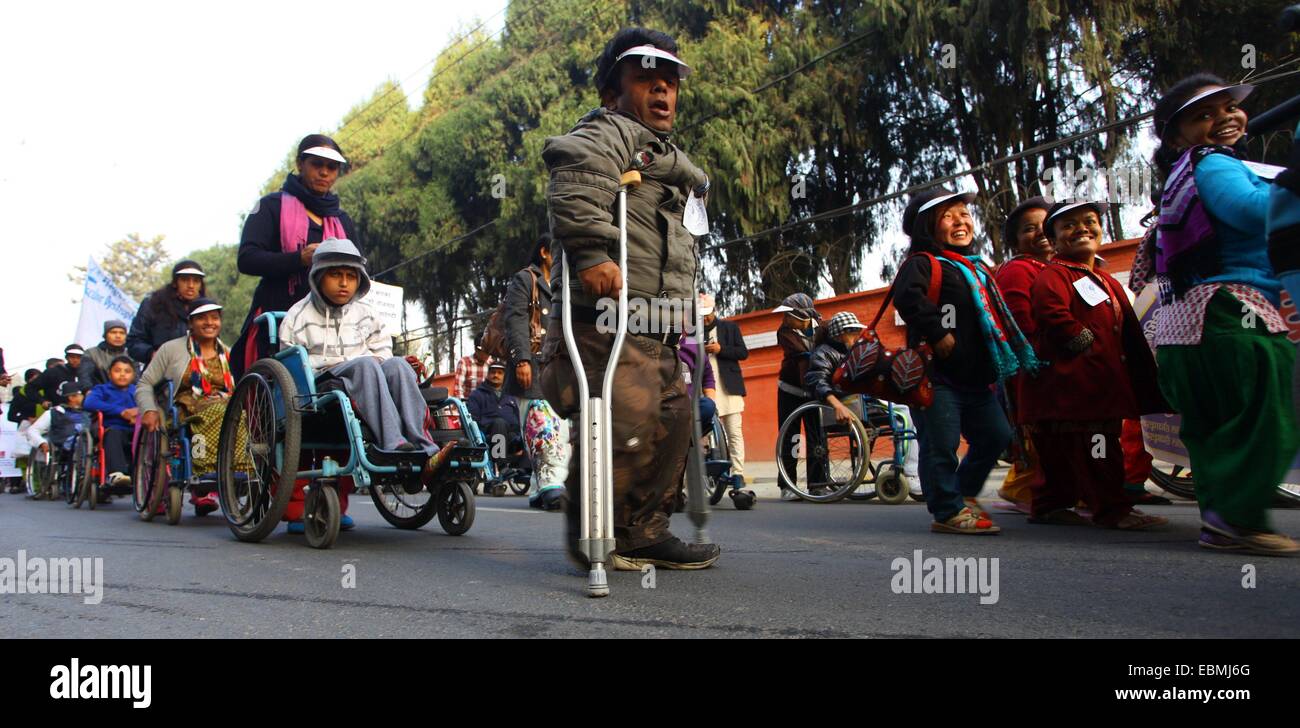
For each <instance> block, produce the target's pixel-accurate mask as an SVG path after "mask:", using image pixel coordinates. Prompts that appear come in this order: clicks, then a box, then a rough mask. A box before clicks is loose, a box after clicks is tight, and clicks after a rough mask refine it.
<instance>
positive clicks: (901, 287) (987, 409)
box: [894, 188, 1041, 535]
mask: <svg viewBox="0 0 1300 728" xmlns="http://www.w3.org/2000/svg"><path fill="white" fill-rule="evenodd" d="M974 198H975V196H974V195H973V194H959V193H956V192H952V191H951V190H945V189H940V188H933V189H929V190H926V191H924V192H919V193H917V194H916V195H913V196H912V199H911V200H909V201H908V203H907V209H906V210H905V211H904V212H903V231H904V232H906V233H907V235H908V237H910V238H911V240H912V245H911V249H910V251H909V255H908V257H907V258H906V259H905V260H904V261H903V264H902V265H901V266H900V267H899V270H898V275H897V277H896V278H895V282H894V284H895V287H896V288H895V290H896V294H895V304H894V305H895V306H896V307H897V308H898V313H899V315H900V316H902V317H903V322H904V323H906V324H907V341H908V345H909V346H918V345H920V344H921V343H927V344H929V345H930V347H931V348H932V349H933V350H934V354H935V358H934V362H933V366H932V369H931V372H930V376H931V381H932V382H933V384H934V401H933V402H932V403H931V405H930V406H929V407H927V408H925V409H923V410H919V411H918V416H917V417H916V424H917V436H918V439H919V440H920V447H921V468H920V470H921V488H922V489H923V490H924V491H925V500H926V504H927V506H928V508H929V510H930V515H931V516H932V517H933V518H934V523H932V524H931V527H930V528H931V530H932V531H935V532H937V533H955V534H970V535H975V534H995V533H999V532H1000V529H999V528H998V527H997V526H996V525H994V524H993V521H992V519H991V518H990V517H989V514H988V512H987V511H985V510H984V508H983V507H981V506H980V504H979V501H978V500H976V497H977V496H978V495H979V492H980V490H981V489H983V487H984V481H985V479H986V478H988V474H989V471H991V470H992V469H993V466H994V465H995V464H996V463H997V459H998V456H999V455H1000V454H1001V453H1002V451H1003V450H1004V449H1005V448H1006V446H1007V444H1008V443H1009V442H1010V441H1011V425H1010V424H1009V423H1008V422H1007V416H1006V413H1005V412H1003V410H1002V406H1001V405H1000V404H999V403H998V400H997V398H996V397H995V396H994V387H995V385H996V384H997V383H998V382H1001V381H1003V380H1005V379H1006V378H1008V377H1010V376H1012V375H1014V374H1016V373H1018V372H1034V371H1037V370H1038V368H1039V367H1040V366H1041V365H1040V363H1039V362H1038V360H1037V358H1036V357H1035V356H1034V349H1033V347H1032V346H1031V345H1030V344H1029V342H1028V341H1026V339H1025V337H1024V334H1022V333H1021V332H1020V329H1019V327H1017V326H1016V322H1015V319H1014V318H1013V317H1012V315H1011V312H1010V311H1009V310H1008V309H1007V306H1006V303H1005V302H1004V301H1003V300H1002V294H1001V292H1000V291H999V290H998V287H997V283H995V282H994V280H993V275H992V272H991V271H990V270H989V266H988V264H987V262H986V261H985V260H984V259H983V258H982V257H981V256H980V255H979V254H978V252H977V249H976V246H975V244H974V242H975V234H974V233H975V231H974V224H973V220H972V218H971V213H970V210H969V209H968V208H967V207H966V206H967V204H969V203H970V202H972V201H973V200H974ZM934 265H938V266H940V273H941V276H940V279H939V280H940V290H939V297H938V298H939V300H938V303H937V304H935V303H933V302H932V301H931V298H930V296H929V295H928V294H929V291H928V288H929V285H930V274H931V270H932V268H931V266H934ZM962 437H965V438H966V441H967V443H969V445H970V448H969V449H968V450H967V452H966V457H964V458H962V459H961V460H960V461H958V459H957V447H958V445H959V444H960V441H961V438H962Z"/></svg>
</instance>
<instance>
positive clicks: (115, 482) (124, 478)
mask: <svg viewBox="0 0 1300 728" xmlns="http://www.w3.org/2000/svg"><path fill="white" fill-rule="evenodd" d="M108 484H109V485H110V486H112V487H114V488H116V487H118V486H120V485H130V484H131V476H129V475H127V474H126V473H109V474H108Z"/></svg>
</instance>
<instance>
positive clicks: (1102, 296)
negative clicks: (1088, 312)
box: [1074, 276, 1110, 306]
mask: <svg viewBox="0 0 1300 728" xmlns="http://www.w3.org/2000/svg"><path fill="white" fill-rule="evenodd" d="M1074 289H1075V290H1077V291H1078V292H1079V295H1080V296H1082V297H1083V302H1084V303H1086V304H1088V305H1089V306H1096V305H1097V304H1099V303H1101V302H1102V301H1105V300H1106V299H1107V298H1110V296H1108V295H1106V292H1105V291H1103V290H1101V286H1099V285H1097V284H1096V283H1094V282H1093V280H1092V279H1091V278H1088V277H1086V276H1085V277H1083V278H1080V279H1079V280H1077V281H1075V282H1074Z"/></svg>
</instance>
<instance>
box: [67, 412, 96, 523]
mask: <svg viewBox="0 0 1300 728" xmlns="http://www.w3.org/2000/svg"><path fill="white" fill-rule="evenodd" d="M94 457H95V438H94V437H93V436H92V435H91V434H90V433H89V432H86V431H82V432H81V434H79V435H77V442H76V444H74V445H73V447H72V458H71V462H69V464H68V465H69V468H68V480H67V484H68V491H67V497H68V503H69V504H70V505H71V506H72V507H73V508H80V507H81V504H82V503H85V502H86V501H89V502H90V508H91V510H94V508H95V505H96V504H95V501H96V500H98V498H96V497H95V495H96V493H95V492H94V490H95V482H94V481H95V478H94V473H93V472H91V471H92V463H93V461H94Z"/></svg>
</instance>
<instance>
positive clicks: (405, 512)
mask: <svg viewBox="0 0 1300 728" xmlns="http://www.w3.org/2000/svg"><path fill="white" fill-rule="evenodd" d="M370 500H372V501H374V502H375V509H376V510H378V511H379V515H381V516H383V517H384V520H385V521H388V522H389V523H390V524H392V525H393V527H395V528H401V529H404V530H415V529H417V528H421V527H423V526H424V525H425V524H426V523H428V522H429V521H431V520H433V517H434V515H436V514H437V512H438V499H437V498H435V497H434V496H433V494H432V493H430V492H429V490H428V489H427V488H423V487H421V489H420V490H419V491H417V492H415V493H410V492H408V491H407V489H406V488H404V487H402V486H401V485H393V484H384V485H379V484H374V485H371V486H370Z"/></svg>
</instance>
